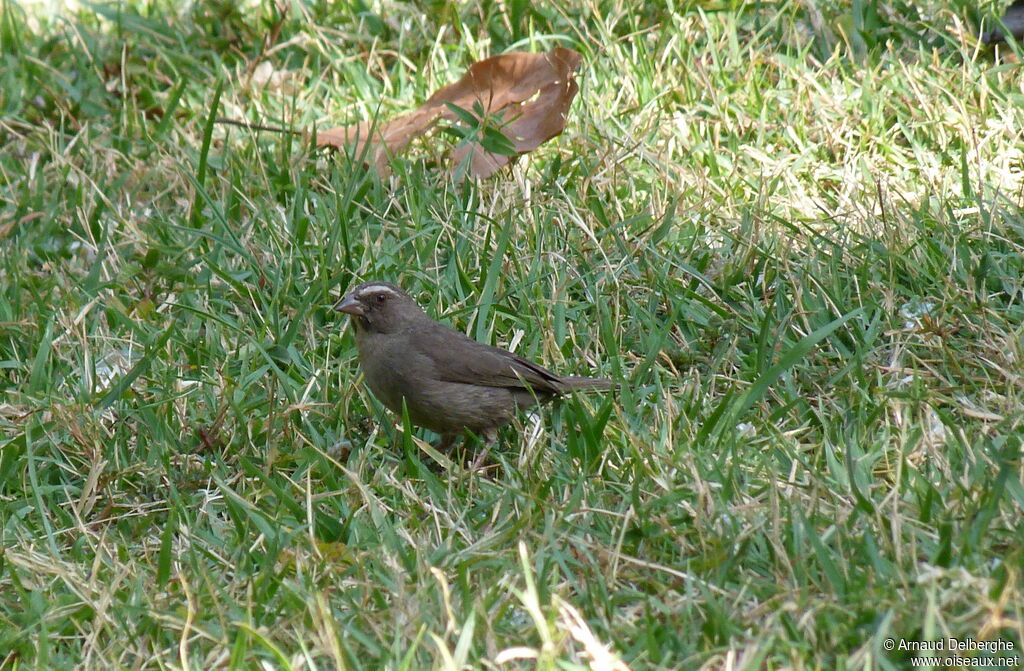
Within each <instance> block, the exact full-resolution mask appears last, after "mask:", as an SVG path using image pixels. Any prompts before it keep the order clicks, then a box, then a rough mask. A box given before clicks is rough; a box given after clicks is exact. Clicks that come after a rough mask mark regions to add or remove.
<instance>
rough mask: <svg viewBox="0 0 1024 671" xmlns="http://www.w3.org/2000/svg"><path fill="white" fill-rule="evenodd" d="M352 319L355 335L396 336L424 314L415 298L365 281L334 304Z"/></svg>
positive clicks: (382, 283)
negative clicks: (382, 334) (394, 334)
mask: <svg viewBox="0 0 1024 671" xmlns="http://www.w3.org/2000/svg"><path fill="white" fill-rule="evenodd" d="M334 309H335V310H337V311H338V312H345V313H347V314H349V315H350V316H351V317H352V324H353V326H354V327H355V329H356V332H360V331H367V332H371V333H394V332H396V331H400V330H402V329H403V328H405V327H406V326H408V325H409V324H410V323H412V322H414V321H416V320H417V319H419V318H421V317H423V316H424V315H425V313H424V312H423V310H422V309H421V308H420V306H419V305H417V304H416V301H415V300H413V298H412V296H410V295H409V294H407V293H405V292H404V291H402V290H401V289H399V288H398V287H397V286H395V285H394V284H390V283H388V282H363V283H362V284H360V285H359V286H357V287H355V288H353V289H352V291H350V292H349V293H348V294H347V295H346V296H345V297H344V298H342V299H341V300H340V301H338V302H337V304H335V306H334Z"/></svg>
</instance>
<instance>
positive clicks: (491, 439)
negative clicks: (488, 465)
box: [469, 428, 498, 471]
mask: <svg viewBox="0 0 1024 671" xmlns="http://www.w3.org/2000/svg"><path fill="white" fill-rule="evenodd" d="M480 437H481V438H482V439H483V441H484V449H483V451H482V452H480V455H479V456H478V457H477V458H476V459H474V460H473V465H472V466H470V467H469V470H471V471H475V470H476V469H478V468H480V466H481V465H482V464H483V463H484V460H485V459H487V453H488V452H490V451H491V446H492V445H494V444H495V443H496V442H498V430H497V429H493V428H491V429H484V431H483V435H482V436H480Z"/></svg>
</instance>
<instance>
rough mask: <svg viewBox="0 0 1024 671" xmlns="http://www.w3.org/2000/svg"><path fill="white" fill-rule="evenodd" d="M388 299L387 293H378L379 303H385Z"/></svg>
mask: <svg viewBox="0 0 1024 671" xmlns="http://www.w3.org/2000/svg"><path fill="white" fill-rule="evenodd" d="M387 299H388V296H387V294H377V302H378V303H383V302H384V301H386V300H387Z"/></svg>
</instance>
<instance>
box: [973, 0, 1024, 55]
mask: <svg viewBox="0 0 1024 671" xmlns="http://www.w3.org/2000/svg"><path fill="white" fill-rule="evenodd" d="M1001 23H1002V25H1001V26H1000V27H998V28H993V29H992V30H989V31H988V32H986V33H984V34H982V36H981V41H982V42H984V43H985V44H996V43H998V42H1005V41H1006V32H1008V33H1009V34H1010V35H1013V38H1014V39H1015V40H1020V39H1021V38H1024V0H1015V2H1014V3H1013V4H1012V5H1010V6H1009V7H1007V8H1006V14H1004V15H1003V18H1002V21H1001ZM1003 28H1006V32H1004V31H1003Z"/></svg>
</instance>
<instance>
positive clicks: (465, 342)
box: [410, 322, 563, 393]
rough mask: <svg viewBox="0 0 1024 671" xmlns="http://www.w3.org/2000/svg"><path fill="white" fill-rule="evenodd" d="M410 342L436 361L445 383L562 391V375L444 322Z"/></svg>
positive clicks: (439, 373) (429, 328)
mask: <svg viewBox="0 0 1024 671" xmlns="http://www.w3.org/2000/svg"><path fill="white" fill-rule="evenodd" d="M431 326H432V327H428V328H423V329H422V330H421V331H419V332H418V333H417V336H416V337H415V338H410V342H413V343H415V347H416V349H417V350H418V351H417V352H416V353H417V354H418V355H420V356H425V357H427V358H428V359H429V360H430V361H431V362H432V363H433V364H434V373H435V375H436V376H437V378H438V379H440V380H443V381H445V382H460V383H463V384H477V385H481V386H484V387H511V388H517V389H523V388H525V387H527V386H529V388H530V389H532V390H533V391H534V392H537V393H542V392H551V393H561V392H562V391H563V385H562V380H561V378H560V377H559V376H557V375H555V374H554V373H552V372H551V371H549V370H547V369H545V368H544V367H543V366H540V365H538V364H536V363H534V362H532V361H530V360H528V359H524V358H523V357H521V356H517V355H515V354H512V353H511V352H507V351H505V350H503V349H500V348H497V347H491V346H490V345H485V344H483V343H481V342H477V341H476V340H473V339H471V338H468V337H466V336H465V335H464V334H462V333H460V332H458V331H456V330H454V329H450V328H448V327H447V326H445V325H443V324H438V323H436V322H433V323H432V325H431Z"/></svg>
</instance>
